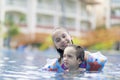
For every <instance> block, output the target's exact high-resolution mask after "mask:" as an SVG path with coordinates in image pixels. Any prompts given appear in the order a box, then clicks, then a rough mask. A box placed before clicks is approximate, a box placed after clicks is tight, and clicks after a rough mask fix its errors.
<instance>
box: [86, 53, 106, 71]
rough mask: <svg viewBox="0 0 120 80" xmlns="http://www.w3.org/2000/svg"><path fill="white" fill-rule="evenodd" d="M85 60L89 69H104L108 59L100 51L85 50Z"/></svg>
mask: <svg viewBox="0 0 120 80" xmlns="http://www.w3.org/2000/svg"><path fill="white" fill-rule="evenodd" d="M85 61H86V62H87V66H86V70H87V71H102V69H103V68H104V65H105V63H106V61H107V57H106V56H104V55H103V54H102V53H101V52H99V51H98V52H96V53H90V52H88V51H85Z"/></svg>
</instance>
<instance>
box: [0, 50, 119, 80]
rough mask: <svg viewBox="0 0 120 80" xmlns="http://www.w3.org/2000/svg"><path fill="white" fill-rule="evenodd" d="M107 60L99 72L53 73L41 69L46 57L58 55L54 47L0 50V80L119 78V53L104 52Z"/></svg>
mask: <svg viewBox="0 0 120 80" xmlns="http://www.w3.org/2000/svg"><path fill="white" fill-rule="evenodd" d="M105 53H107V54H104V55H105V56H107V58H108V62H107V64H106V65H105V67H104V71H103V72H101V73H87V72H85V73H81V74H79V75H76V76H73V75H71V74H66V75H65V74H57V75H56V74H55V73H54V72H45V71H41V70H40V68H41V67H43V66H44V65H45V63H46V59H48V58H55V57H58V55H57V52H56V51H55V50H54V49H48V50H46V51H37V50H28V51H25V52H18V51H16V50H8V49H2V50H0V80H120V62H119V61H120V53H119V52H110V51H107V52H105Z"/></svg>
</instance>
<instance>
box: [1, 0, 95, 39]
mask: <svg viewBox="0 0 120 80" xmlns="http://www.w3.org/2000/svg"><path fill="white" fill-rule="evenodd" d="M96 4H97V2H96V0H0V8H1V9H0V10H1V11H0V21H1V22H5V21H6V20H12V21H14V22H15V23H17V24H18V25H19V26H20V29H21V32H22V33H24V34H29V33H31V34H32V37H33V38H34V34H35V33H51V32H52V29H53V28H54V27H57V26H61V27H67V28H68V29H69V30H70V33H71V34H72V35H75V36H80V34H81V33H80V31H87V30H92V29H95V27H96V14H95V12H94V6H95V5H96Z"/></svg>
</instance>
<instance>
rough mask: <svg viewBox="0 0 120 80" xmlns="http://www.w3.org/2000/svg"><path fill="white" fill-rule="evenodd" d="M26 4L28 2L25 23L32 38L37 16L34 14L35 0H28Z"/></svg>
mask: <svg viewBox="0 0 120 80" xmlns="http://www.w3.org/2000/svg"><path fill="white" fill-rule="evenodd" d="M27 4H28V13H27V25H28V29H29V33H30V39H32V40H34V38H35V35H34V34H35V29H36V16H37V14H36V9H37V0H28V2H27Z"/></svg>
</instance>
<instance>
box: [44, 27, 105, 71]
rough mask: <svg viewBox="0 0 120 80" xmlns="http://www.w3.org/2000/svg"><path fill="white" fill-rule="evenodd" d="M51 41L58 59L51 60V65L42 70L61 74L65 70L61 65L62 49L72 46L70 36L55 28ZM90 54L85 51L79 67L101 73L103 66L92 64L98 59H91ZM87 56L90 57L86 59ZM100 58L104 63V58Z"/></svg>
mask: <svg viewBox="0 0 120 80" xmlns="http://www.w3.org/2000/svg"><path fill="white" fill-rule="evenodd" d="M52 40H53V43H54V46H55V48H56V50H57V51H58V53H59V55H60V58H59V59H54V60H52V61H51V63H52V64H50V63H49V64H47V65H45V67H44V69H47V70H49V71H57V72H63V71H64V70H66V69H67V68H66V67H65V66H64V64H63V63H62V61H63V53H64V49H65V48H66V47H67V46H69V45H71V44H73V41H72V37H71V36H70V34H69V33H68V31H67V30H66V29H64V28H61V27H57V28H56V29H54V31H53V33H52ZM90 54H91V53H90V52H88V51H85V56H84V61H83V62H82V63H81V64H80V65H79V67H80V68H85V69H86V70H87V71H98V70H99V71H101V70H102V68H103V66H100V65H99V64H98V63H95V62H94V61H95V60H98V61H99V60H100V59H97V58H96V57H93V56H92V55H90ZM98 54H100V53H98ZM89 55H90V57H89V58H88V56H89ZM100 58H102V60H103V62H104V63H105V62H106V57H104V58H103V57H100ZM91 59H92V60H91ZM99 62H101V61H99ZM104 63H103V64H104ZM91 66H92V67H91Z"/></svg>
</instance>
